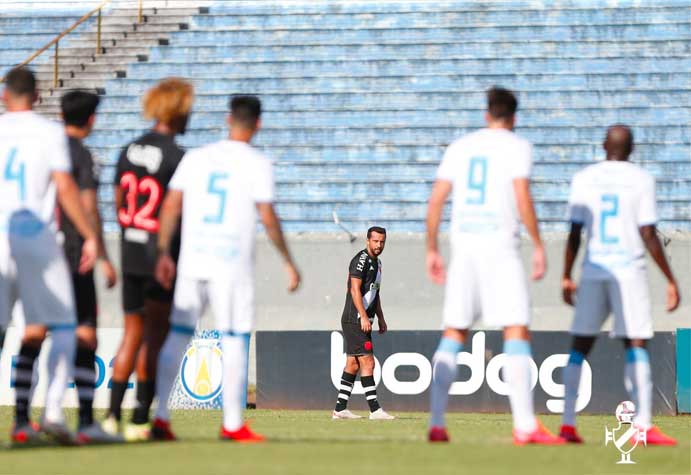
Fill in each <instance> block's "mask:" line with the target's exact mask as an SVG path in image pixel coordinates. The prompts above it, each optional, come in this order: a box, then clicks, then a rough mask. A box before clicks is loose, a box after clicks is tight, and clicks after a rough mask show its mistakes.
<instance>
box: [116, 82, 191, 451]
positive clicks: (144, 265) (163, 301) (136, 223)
mask: <svg viewBox="0 0 691 475" xmlns="http://www.w3.org/2000/svg"><path fill="white" fill-rule="evenodd" d="M193 100H194V94H193V88H192V85H191V84H190V83H188V82H186V81H183V80H181V79H177V78H168V79H164V80H162V81H161V82H159V83H158V84H156V86H154V87H153V88H152V89H150V90H149V91H148V92H147V93H146V95H145V96H144V100H143V106H144V117H145V118H147V119H153V120H154V121H155V124H154V126H153V128H152V130H150V131H149V132H147V133H146V134H144V135H143V136H142V137H140V138H138V139H137V140H135V141H134V142H132V143H131V144H129V145H127V146H126V147H124V149H123V151H122V153H121V154H120V158H119V160H118V164H117V172H116V177H115V180H116V183H115V203H116V207H117V213H118V221H119V223H120V227H121V229H122V238H121V250H122V256H121V258H122V274H123V275H122V302H123V309H124V312H125V333H124V335H123V337H122V343H121V344H120V348H119V349H118V353H117V356H116V358H115V362H114V363H113V383H112V389H111V397H110V410H109V411H108V417H107V418H106V420H105V421H104V422H103V427H104V429H105V430H106V431H107V432H109V433H111V434H117V433H118V432H119V431H120V419H121V407H122V400H123V398H124V397H125V391H126V390H127V385H128V380H129V377H130V375H131V374H132V370H133V369H134V368H135V363H136V373H137V393H136V406H135V409H134V412H133V414H132V421H131V423H130V424H127V425H126V426H125V427H124V428H123V435H124V437H125V439H126V440H128V441H138V440H146V439H148V438H149V431H150V426H149V409H150V408H151V401H152V400H153V397H154V389H155V380H156V379H155V378H156V362H157V359H158V353H159V351H160V348H161V346H162V345H163V341H164V340H165V338H166V335H167V333H168V328H169V322H168V319H169V317H170V309H171V304H172V301H173V293H172V291H171V290H168V289H164V288H163V287H161V286H160V285H159V283H158V282H157V281H156V279H155V278H154V268H155V266H156V242H157V239H158V231H159V212H160V208H161V203H162V201H163V199H164V197H165V195H166V192H167V190H168V182H169V181H170V179H171V178H172V177H173V174H174V173H175V170H176V169H177V166H178V164H179V163H180V160H181V159H182V156H183V155H184V150H183V149H182V148H180V146H178V144H177V143H176V142H175V136H176V135H178V134H183V133H185V129H186V127H187V121H188V119H189V115H190V112H191V110H192V102H193ZM173 234H174V236H173V243H172V244H171V255H172V256H173V258H175V259H177V254H178V250H179V239H180V238H179V230H178V228H177V226H176V227H175V228H174V229H173Z"/></svg>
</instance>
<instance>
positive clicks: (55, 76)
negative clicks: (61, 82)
mask: <svg viewBox="0 0 691 475" xmlns="http://www.w3.org/2000/svg"><path fill="white" fill-rule="evenodd" d="M59 44H60V42H59V41H56V42H55V57H54V61H53V87H58V64H59V61H60V59H59V54H60V49H59V47H58V45H59Z"/></svg>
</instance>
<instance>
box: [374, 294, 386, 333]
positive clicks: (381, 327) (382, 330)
mask: <svg viewBox="0 0 691 475" xmlns="http://www.w3.org/2000/svg"><path fill="white" fill-rule="evenodd" d="M375 305H376V307H375V310H374V313H375V315H377V322H378V324H379V333H386V331H387V330H388V329H389V326H388V325H387V324H386V320H385V319H384V311H383V310H382V309H381V293H380V292H377V301H376V302H375Z"/></svg>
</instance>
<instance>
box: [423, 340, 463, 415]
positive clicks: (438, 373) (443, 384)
mask: <svg viewBox="0 0 691 475" xmlns="http://www.w3.org/2000/svg"><path fill="white" fill-rule="evenodd" d="M462 349H463V344H462V343H460V342H457V341H456V340H452V339H450V338H443V337H442V339H441V340H440V341H439V347H438V348H437V351H436V352H435V353H434V358H432V368H433V371H432V388H431V391H430V421H429V425H430V427H446V423H445V421H444V415H445V414H446V406H447V404H448V402H449V388H450V387H451V385H452V384H453V382H454V381H455V380H456V373H457V372H458V364H457V363H456V357H457V355H458V353H459V352H460V351H461V350H462Z"/></svg>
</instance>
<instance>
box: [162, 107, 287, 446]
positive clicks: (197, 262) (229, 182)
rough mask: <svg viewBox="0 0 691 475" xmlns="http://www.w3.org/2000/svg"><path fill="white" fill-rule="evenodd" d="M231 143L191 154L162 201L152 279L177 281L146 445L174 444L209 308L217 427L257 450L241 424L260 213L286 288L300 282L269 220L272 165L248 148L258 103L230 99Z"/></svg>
mask: <svg viewBox="0 0 691 475" xmlns="http://www.w3.org/2000/svg"><path fill="white" fill-rule="evenodd" d="M230 108H231V110H230V117H229V119H228V123H229V125H230V136H229V139H227V140H221V141H220V142H216V143H213V144H211V145H207V146H205V147H201V148H199V149H196V150H192V151H190V152H188V153H187V154H186V155H185V157H184V158H183V160H182V163H181V164H180V167H179V168H178V170H177V171H176V172H175V176H173V179H172V180H171V182H170V191H169V193H168V196H167V197H166V199H165V201H164V203H163V211H162V213H161V229H160V233H159V238H158V246H159V249H158V251H159V258H158V263H157V266H156V278H157V279H158V280H159V282H160V283H161V285H162V286H163V287H165V288H166V289H171V288H172V286H173V279H174V277H175V275H176V271H177V282H176V283H175V301H174V309H173V314H172V316H171V331H170V333H169V335H168V338H167V339H166V342H165V345H164V346H163V349H162V350H161V354H160V357H159V361H158V364H159V370H158V377H157V381H156V394H157V396H158V398H159V399H158V409H157V410H156V419H155V420H154V425H153V428H152V437H153V438H155V439H159V440H174V439H175V436H174V435H173V433H172V431H171V429H170V412H169V410H168V399H169V397H170V393H171V391H172V389H173V384H174V383H175V378H176V376H177V374H178V368H179V367H180V362H181V359H182V356H183V354H184V352H185V349H186V348H187V344H188V343H189V341H190V339H191V338H192V336H193V335H194V330H195V327H196V324H197V322H198V321H199V318H200V317H201V315H202V313H203V312H204V311H205V309H206V308H207V306H210V307H211V311H212V313H213V315H214V317H215V320H216V329H217V330H219V331H220V332H221V334H222V335H223V337H222V341H221V344H222V351H223V424H222V426H221V432H220V437H221V439H226V440H235V441H240V442H259V441H262V440H264V438H263V437H262V436H260V435H258V434H255V433H253V432H252V431H251V430H250V429H249V428H248V426H247V425H246V424H244V423H243V418H242V412H243V409H244V408H243V407H242V401H243V395H242V392H243V390H245V388H246V386H245V383H246V380H247V374H246V366H247V345H249V338H250V332H251V331H252V327H253V322H254V240H255V233H256V221H257V214H259V218H260V219H261V221H262V223H263V225H264V228H265V229H266V232H267V234H268V236H269V238H270V239H271V240H272V241H273V243H274V245H275V246H276V248H277V249H278V251H279V252H280V254H281V256H282V257H283V261H284V265H285V270H286V272H287V274H288V290H289V291H291V292H292V291H294V290H296V289H297V287H298V285H299V283H300V274H299V273H298V271H297V269H296V268H295V265H294V264H293V261H292V258H291V256H290V253H289V251H288V247H287V246H286V243H285V241H284V238H283V233H282V231H281V225H280V222H279V220H278V217H277V216H276V213H275V212H274V208H273V204H272V201H273V199H274V182H273V174H272V170H271V162H270V161H269V160H268V159H267V158H266V157H265V156H263V155H262V154H261V153H259V151H257V150H256V149H254V148H253V147H252V146H251V145H250V141H251V140H252V137H253V136H254V134H255V133H256V132H257V131H258V130H259V126H260V115H261V104H260V102H259V99H257V98H256V97H254V96H236V97H233V98H232V100H231V104H230ZM181 213H182V216H183V224H182V244H181V251H180V263H179V266H178V268H177V269H176V265H175V261H174V260H173V258H172V256H171V252H172V251H171V241H172V235H173V232H174V229H175V226H176V223H177V222H178V219H179V217H180V214H181Z"/></svg>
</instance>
